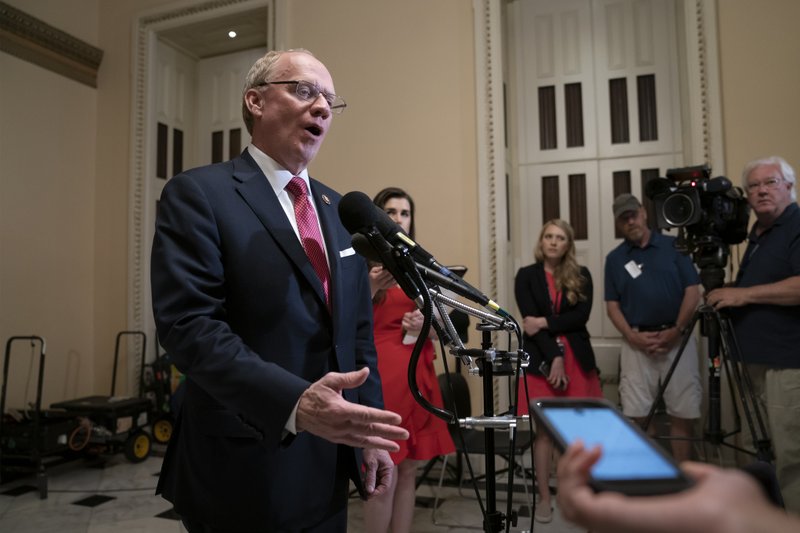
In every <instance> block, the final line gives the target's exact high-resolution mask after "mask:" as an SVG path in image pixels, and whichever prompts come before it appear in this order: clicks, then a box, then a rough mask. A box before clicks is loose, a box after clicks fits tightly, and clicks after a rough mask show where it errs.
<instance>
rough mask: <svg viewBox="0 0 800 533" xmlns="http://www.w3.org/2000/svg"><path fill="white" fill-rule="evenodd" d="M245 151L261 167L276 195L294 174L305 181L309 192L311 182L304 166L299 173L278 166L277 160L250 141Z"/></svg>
mask: <svg viewBox="0 0 800 533" xmlns="http://www.w3.org/2000/svg"><path fill="white" fill-rule="evenodd" d="M247 151H248V152H249V153H250V155H251V156H252V157H253V159H254V160H255V162H256V164H257V165H258V168H260V169H261V172H263V173H264V175H265V176H266V177H267V181H268V182H269V184H270V187H272V190H273V191H275V195H276V196H278V195H280V194H281V193H283V192H284V190H285V188H286V185H288V184H289V181H291V179H292V178H293V177H294V176H297V177H299V178H300V179H302V180H303V181H305V182H306V190H307V191H309V193H310V191H311V184H310V183H309V178H308V169H307V168H304V169H303V170H302V172H300V173H299V174H292V173H291V172H289V171H288V170H286V169H285V168H283V167H282V166H280V165H279V164H278V162H277V161H275V160H274V159H272V158H271V157H270V156H268V155H267V154H265V153H264V152H262V151H261V150H260V149H259V148H257V147H256V146H255V145H254V144H252V143H251V144H249V145H247Z"/></svg>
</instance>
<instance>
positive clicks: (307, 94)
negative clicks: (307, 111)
mask: <svg viewBox="0 0 800 533" xmlns="http://www.w3.org/2000/svg"><path fill="white" fill-rule="evenodd" d="M291 83H294V84H295V88H294V92H295V94H296V95H297V97H298V98H300V99H301V100H304V101H306V102H313V101H315V100H316V99H317V98H319V95H322V97H323V98H325V101H326V102H328V107H329V108H330V110H331V113H334V114H336V115H339V114H341V113H342V111H344V108H345V107H347V103H346V102H345V101H344V98H342V97H341V96H338V95H335V94H331V93H326V92H324V91H321V90H320V89H319V87H317V86H316V85H314V84H313V83H311V82H310V81H305V80H290V81H262V82H261V83H259V84H258V85H257V87H263V86H265V85H289V84H291Z"/></svg>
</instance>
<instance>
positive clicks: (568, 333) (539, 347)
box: [514, 263, 597, 373]
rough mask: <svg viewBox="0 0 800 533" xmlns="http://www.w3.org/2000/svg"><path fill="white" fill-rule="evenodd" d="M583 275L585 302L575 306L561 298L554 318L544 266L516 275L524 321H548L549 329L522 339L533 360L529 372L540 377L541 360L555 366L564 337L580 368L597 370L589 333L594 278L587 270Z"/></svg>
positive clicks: (518, 297) (577, 303)
mask: <svg viewBox="0 0 800 533" xmlns="http://www.w3.org/2000/svg"><path fill="white" fill-rule="evenodd" d="M581 274H582V275H583V277H584V278H585V279H586V283H585V285H584V294H586V300H583V301H581V300H579V301H578V302H576V303H575V305H571V304H570V303H569V302H568V301H567V299H566V298H562V300H561V308H560V310H559V312H558V314H554V313H553V306H552V303H551V301H550V290H549V289H548V287H547V277H546V275H545V271H544V264H542V263H534V264H532V265H529V266H526V267H523V268H521V269H519V272H517V276H516V278H515V280H514V294H515V296H516V298H517V306H518V307H519V310H520V313H521V314H522V316H523V317H526V316H543V317H545V318H546V319H547V326H548V328H549V329H542V330H540V331H539V332H538V333H537V334H536V335H533V336H528V335H523V339H524V344H523V349H524V350H525V351H526V352H528V354H529V355H530V356H531V364H530V366H529V367H528V368H529V370H528V371H529V372H534V373H539V364H540V363H541V361H542V359H544V360H546V361H548V362H552V361H553V359H554V358H555V357H559V356H561V355H562V354H561V349H560V348H559V346H558V343H557V342H556V337H558V336H564V337H566V339H567V341H569V344H570V346H571V347H572V351H573V352H574V353H575V357H576V358H577V360H578V364H580V366H581V368H582V369H583V370H584V371H586V372H590V371H591V370H594V369H595V368H596V367H597V364H596V362H595V358H594V350H592V344H591V343H590V342H589V339H590V336H589V330H587V329H586V322H588V321H589V313H590V312H591V310H592V294H593V286H592V276H591V274H589V270H588V269H587V268H586V267H584V266H582V267H581Z"/></svg>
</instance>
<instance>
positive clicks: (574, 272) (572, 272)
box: [533, 218, 587, 305]
mask: <svg viewBox="0 0 800 533" xmlns="http://www.w3.org/2000/svg"><path fill="white" fill-rule="evenodd" d="M548 226H555V227H557V228H559V229H561V230H562V231H563V232H564V233H565V234H566V235H567V251H566V253H564V256H563V257H562V258H561V262H560V263H559V264H558V265H557V266H556V268H555V270H554V271H553V278H554V279H555V282H556V290H557V291H560V292H562V293H563V294H564V297H566V299H567V301H568V302H569V303H570V305H575V304H576V303H577V302H578V301H585V300H586V298H587V295H586V294H585V293H584V290H585V288H586V278H585V277H584V276H583V275H582V274H581V267H580V265H578V261H577V260H576V259H575V232H574V231H572V226H570V225H569V222H567V221H566V220H561V219H560V218H554V219H551V220H548V221H547V222H545V223H544V225H543V226H542V231H540V232H539V240H538V241H537V243H536V248H534V250H533V255H534V257H535V258H536V262H537V263H542V262H543V261H544V252H543V251H542V239H543V238H544V232H545V231H546V230H547V228H548Z"/></svg>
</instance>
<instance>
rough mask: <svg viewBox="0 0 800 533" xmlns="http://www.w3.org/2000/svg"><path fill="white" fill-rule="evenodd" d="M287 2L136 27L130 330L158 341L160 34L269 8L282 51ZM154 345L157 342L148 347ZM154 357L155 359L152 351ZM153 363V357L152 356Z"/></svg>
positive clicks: (215, 7) (257, 1)
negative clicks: (155, 174) (153, 276)
mask: <svg viewBox="0 0 800 533" xmlns="http://www.w3.org/2000/svg"><path fill="white" fill-rule="evenodd" d="M285 2H286V0H212V1H209V2H205V3H203V4H199V5H198V4H197V3H192V4H187V3H186V2H180V3H176V4H173V5H171V6H161V7H159V8H156V9H152V10H148V11H145V12H143V13H142V14H140V15H139V16H138V17H136V19H135V20H134V22H133V32H132V41H133V42H132V54H133V58H132V64H133V76H132V79H131V125H132V128H131V144H130V169H129V180H128V183H129V190H128V198H129V202H128V295H127V296H128V309H127V324H128V329H129V330H133V331H144V332H145V333H147V335H148V336H149V338H150V339H154V338H155V324H154V321H153V316H152V303H151V297H150V276H149V274H150V241H151V239H152V232H153V229H152V221H153V220H155V212H154V210H155V206H154V205H152V202H150V201H149V198H150V197H151V193H152V192H153V187H154V185H153V184H152V183H151V182H150V180H148V173H147V171H146V169H148V168H153V166H154V165H155V158H156V139H155V135H153V134H152V132H154V131H155V127H156V116H155V105H154V104H153V103H154V102H155V92H154V91H155V87H156V84H155V80H154V77H155V76H154V68H155V65H157V64H158V54H157V47H156V43H157V40H158V33H159V32H160V31H163V30H166V29H172V28H176V27H180V26H183V25H187V24H193V23H196V22H199V21H204V20H209V19H213V18H216V17H222V16H226V15H230V14H232V13H237V12H241V11H250V10H253V9H257V8H264V7H266V8H267V23H268V26H269V27H268V29H267V41H268V42H267V43H265V45H266V46H267V47H268V48H270V49H271V48H276V47H280V45H281V43H283V42H284V40H285V36H284V31H283V28H284V27H285V24H282V23H280V22H279V21H282V20H283V19H284V17H285V15H284V13H285ZM148 342H152V340H151V341H148ZM150 353H153V352H152V351H151V352H150ZM151 357H153V356H151ZM139 365H140V362H139V361H128V390H132V391H138V390H139V383H138V378H139V373H140V366H139Z"/></svg>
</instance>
